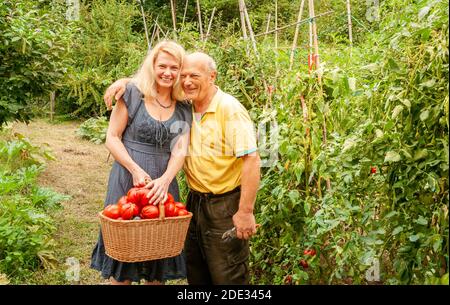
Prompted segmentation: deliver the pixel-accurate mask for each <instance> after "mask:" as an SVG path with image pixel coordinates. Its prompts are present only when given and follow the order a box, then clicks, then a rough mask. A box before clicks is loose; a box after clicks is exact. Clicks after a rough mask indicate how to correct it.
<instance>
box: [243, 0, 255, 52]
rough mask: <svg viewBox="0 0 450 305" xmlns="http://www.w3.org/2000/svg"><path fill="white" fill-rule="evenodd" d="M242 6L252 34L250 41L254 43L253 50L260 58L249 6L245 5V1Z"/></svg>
mask: <svg viewBox="0 0 450 305" xmlns="http://www.w3.org/2000/svg"><path fill="white" fill-rule="evenodd" d="M242 4H243V6H244V16H245V20H246V21H247V26H248V32H249V33H250V39H251V41H252V45H253V50H254V51H255V55H256V57H257V58H259V55H258V49H257V48H256V40H255V34H254V33H253V29H252V24H251V23H250V17H249V16H248V11H247V6H246V5H245V1H244V0H242Z"/></svg>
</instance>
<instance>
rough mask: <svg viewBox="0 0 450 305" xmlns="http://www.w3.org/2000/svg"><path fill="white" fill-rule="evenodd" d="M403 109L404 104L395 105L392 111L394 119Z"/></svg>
mask: <svg viewBox="0 0 450 305" xmlns="http://www.w3.org/2000/svg"><path fill="white" fill-rule="evenodd" d="M402 111H403V106H402V105H397V106H395V108H394V110H393V111H392V119H395V118H396V117H397V116H398V115H399V114H400V112H402Z"/></svg>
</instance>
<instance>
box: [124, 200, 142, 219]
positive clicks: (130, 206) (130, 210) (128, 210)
mask: <svg viewBox="0 0 450 305" xmlns="http://www.w3.org/2000/svg"><path fill="white" fill-rule="evenodd" d="M137 215H139V207H138V206H137V205H136V204H134V203H132V202H128V203H125V204H124V205H123V206H122V209H121V216H122V218H123V219H125V220H129V219H131V218H133V217H134V216H137Z"/></svg>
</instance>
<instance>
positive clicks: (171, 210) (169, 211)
mask: <svg viewBox="0 0 450 305" xmlns="http://www.w3.org/2000/svg"><path fill="white" fill-rule="evenodd" d="M164 214H165V215H166V217H174V216H178V215H177V214H175V204H174V203H173V202H169V203H166V204H164Z"/></svg>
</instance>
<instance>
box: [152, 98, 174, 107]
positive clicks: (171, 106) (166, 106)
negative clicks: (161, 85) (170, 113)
mask: <svg viewBox="0 0 450 305" xmlns="http://www.w3.org/2000/svg"><path fill="white" fill-rule="evenodd" d="M155 100H156V102H157V103H158V104H159V106H161V107H163V108H165V109H169V108H170V107H172V102H173V101H172V100H170V105H169V106H164V105H163V104H161V102H160V101H158V99H157V98H156V97H155Z"/></svg>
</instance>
